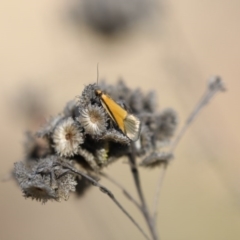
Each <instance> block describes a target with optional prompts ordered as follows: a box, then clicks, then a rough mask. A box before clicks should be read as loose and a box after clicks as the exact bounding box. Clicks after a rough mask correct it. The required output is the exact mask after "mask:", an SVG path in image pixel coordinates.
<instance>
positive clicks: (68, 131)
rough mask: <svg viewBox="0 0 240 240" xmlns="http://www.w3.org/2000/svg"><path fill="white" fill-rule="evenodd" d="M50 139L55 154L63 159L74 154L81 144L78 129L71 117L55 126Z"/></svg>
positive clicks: (81, 139)
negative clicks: (51, 139)
mask: <svg viewBox="0 0 240 240" xmlns="http://www.w3.org/2000/svg"><path fill="white" fill-rule="evenodd" d="M52 137H53V142H54V148H55V150H56V152H57V153H58V154H59V155H60V156H64V157H71V156H73V155H74V154H76V153H77V152H78V149H79V146H80V144H82V143H83V137H82V133H81V131H80V128H79V126H78V125H77V123H76V122H75V121H74V120H73V119H72V118H71V117H69V118H67V119H64V120H62V121H61V122H60V123H59V124H58V125H57V127H56V128H55V130H54V133H53V136H52Z"/></svg>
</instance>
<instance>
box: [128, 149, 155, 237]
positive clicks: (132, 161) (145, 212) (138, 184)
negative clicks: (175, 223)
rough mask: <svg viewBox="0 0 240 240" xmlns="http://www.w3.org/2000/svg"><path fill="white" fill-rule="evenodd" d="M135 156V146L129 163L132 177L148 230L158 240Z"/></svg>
mask: <svg viewBox="0 0 240 240" xmlns="http://www.w3.org/2000/svg"><path fill="white" fill-rule="evenodd" d="M135 156H136V155H135V150H134V146H133V145H132V151H131V153H130V154H129V162H130V164H129V165H130V167H131V172H132V175H133V179H134V183H135V186H136V189H137V192H138V195H139V198H140V201H141V210H142V211H141V212H142V214H143V216H144V218H145V221H146V223H147V225H148V228H149V230H150V233H151V235H152V238H153V239H154V240H158V239H159V237H158V235H157V232H156V229H155V226H154V225H153V221H152V218H151V216H150V213H149V210H148V207H147V204H146V201H145V198H144V194H143V192H142V187H141V182H140V177H139V172H138V168H137V165H136V158H135Z"/></svg>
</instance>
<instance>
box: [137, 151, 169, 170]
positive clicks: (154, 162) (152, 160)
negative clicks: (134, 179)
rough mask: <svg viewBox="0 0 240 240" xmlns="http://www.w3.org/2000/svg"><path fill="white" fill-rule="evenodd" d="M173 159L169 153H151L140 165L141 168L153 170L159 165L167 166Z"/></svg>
mask: <svg viewBox="0 0 240 240" xmlns="http://www.w3.org/2000/svg"><path fill="white" fill-rule="evenodd" d="M171 159H173V154H172V153H169V152H153V153H151V154H150V155H149V156H147V157H146V158H145V159H143V161H142V162H141V163H140V166H142V167H149V168H154V167H156V166H160V165H161V164H168V162H169V161H170V160H171Z"/></svg>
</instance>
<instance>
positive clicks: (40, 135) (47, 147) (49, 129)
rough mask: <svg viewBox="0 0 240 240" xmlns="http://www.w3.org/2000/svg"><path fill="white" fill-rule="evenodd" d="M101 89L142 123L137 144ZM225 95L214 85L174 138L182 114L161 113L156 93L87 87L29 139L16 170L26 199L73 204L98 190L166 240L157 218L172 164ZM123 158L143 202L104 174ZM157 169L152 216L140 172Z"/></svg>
mask: <svg viewBox="0 0 240 240" xmlns="http://www.w3.org/2000/svg"><path fill="white" fill-rule="evenodd" d="M99 89H101V92H104V93H106V94H108V95H109V96H111V98H112V99H113V101H114V103H116V104H117V105H118V106H120V109H122V111H124V112H127V114H128V115H129V116H134V118H131V120H133V121H134V120H136V119H137V120H136V121H138V120H139V121H140V122H141V128H140V129H139V130H138V129H137V130H136V129H133V131H139V137H138V139H137V140H136V141H132V140H131V139H130V138H129V137H128V135H127V134H126V132H124V131H123V130H122V128H121V127H120V125H119V124H118V122H117V121H114V116H111V108H109V109H108V110H107V109H106V107H111V106H104V105H103V102H102V101H101V98H100V97H99V95H98V94H97V92H98V91H100V90H99ZM223 90H225V88H224V85H223V82H222V81H221V79H220V78H219V77H213V78H212V79H210V81H209V84H208V87H207V90H206V93H205V94H204V96H203V98H202V99H201V101H200V103H199V104H198V105H197V106H196V108H195V109H194V111H193V112H192V113H191V114H190V117H189V118H188V119H187V121H186V123H185V125H184V127H183V128H182V129H181V130H180V131H179V133H178V134H177V135H176V137H175V138H174V134H175V132H176V128H177V125H178V117H177V113H176V112H175V111H174V110H173V109H163V110H161V111H160V112H158V111H157V104H156V103H157V100H156V95H155V94H154V93H153V92H150V93H148V94H144V93H143V92H142V91H141V90H140V89H136V90H131V89H129V88H128V87H127V86H126V85H125V83H124V82H123V81H119V82H118V83H117V84H116V85H115V86H112V85H107V84H105V83H101V84H100V85H99V86H98V85H96V84H90V85H88V86H86V87H85V88H84V90H83V92H82V94H81V95H80V96H79V97H78V98H77V100H76V101H70V102H68V103H67V105H66V107H65V108H64V109H63V111H62V113H60V114H59V115H57V116H56V117H54V118H51V119H50V120H49V121H48V122H47V123H46V124H45V125H44V126H43V127H42V128H41V129H40V130H39V131H38V132H37V134H36V135H34V134H30V133H27V135H26V137H27V139H26V142H25V151H26V155H25V159H24V161H22V162H17V163H15V168H14V175H15V178H16V180H17V181H18V183H19V186H20V187H21V189H22V192H23V195H24V197H26V198H32V199H36V200H38V201H40V202H42V203H46V202H47V201H48V200H55V201H60V200H67V199H68V197H69V195H70V193H71V192H74V191H76V193H77V194H78V195H82V194H83V193H84V192H85V190H86V189H87V188H89V187H90V186H92V185H94V186H96V187H99V188H100V190H101V191H102V192H103V193H105V194H107V195H108V197H110V199H111V200H112V201H113V202H114V203H115V204H116V205H117V206H118V207H119V208H120V209H121V210H122V212H123V213H124V214H125V215H126V216H127V217H128V218H129V219H130V220H131V221H132V223H133V224H134V225H135V226H136V227H137V228H138V229H139V231H140V232H141V233H142V234H143V236H144V237H145V238H146V239H153V240H157V239H160V237H159V235H158V231H157V229H156V216H157V208H158V200H159V194H160V189H161V185H162V182H163V176H164V173H165V171H166V169H167V166H168V163H169V161H170V160H171V159H173V157H174V150H175V148H176V146H177V144H178V142H179V141H180V139H181V138H182V136H183V134H184V133H185V131H186V129H187V128H188V127H189V125H190V124H191V123H192V122H193V120H194V119H195V117H196V116H197V114H198V113H199V112H200V110H201V109H202V108H203V107H204V106H205V105H206V104H207V103H208V102H209V100H210V99H211V98H212V97H213V96H214V94H215V93H217V92H218V91H223ZM106 96H107V95H106ZM106 110H107V111H106ZM117 113H118V112H117ZM116 117H119V116H116ZM166 149H168V150H166ZM121 157H126V158H127V159H128V161H129V166H130V170H131V172H132V175H133V179H134V183H135V186H136V190H137V193H138V196H139V200H136V199H134V197H132V195H131V193H129V192H128V191H127V190H126V189H125V187H124V186H122V185H121V184H120V183H118V182H116V181H115V180H114V179H113V178H112V177H110V176H108V175H107V174H106V173H104V169H105V167H106V166H108V165H109V164H113V163H114V162H115V161H117V160H118V159H119V158H121ZM157 166H160V168H161V171H160V176H159V182H158V184H157V190H156V196H155V201H154V206H153V208H152V211H151V212H150V210H149V208H148V206H147V204H146V202H145V197H144V194H143V191H142V187H141V181H140V175H139V171H138V167H143V168H151V169H153V168H156V167H157ZM101 177H105V178H106V179H108V180H109V181H111V182H112V183H114V184H115V185H116V186H117V187H119V188H120V189H121V190H122V191H123V194H124V195H125V196H126V197H127V199H129V200H130V201H131V202H132V203H133V204H134V205H135V206H136V207H137V208H138V209H139V211H140V212H141V213H142V215H143V217H144V219H145V220H146V223H147V226H148V229H149V232H150V235H151V237H149V236H148V234H146V233H145V232H144V231H143V229H142V228H141V227H140V225H139V224H138V223H137V221H136V220H135V219H134V218H133V217H132V216H131V215H130V214H129V213H128V212H127V211H126V210H125V208H124V207H123V206H122V205H121V204H120V203H119V201H118V200H117V199H116V198H115V196H114V195H113V194H112V192H111V191H109V190H108V189H107V188H106V187H104V186H102V185H101V184H100V183H99V179H101Z"/></svg>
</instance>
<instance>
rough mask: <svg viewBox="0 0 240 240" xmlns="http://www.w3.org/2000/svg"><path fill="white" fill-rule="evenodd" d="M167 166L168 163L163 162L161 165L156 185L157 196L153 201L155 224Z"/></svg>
mask: <svg viewBox="0 0 240 240" xmlns="http://www.w3.org/2000/svg"><path fill="white" fill-rule="evenodd" d="M167 166H168V164H163V165H162V166H161V170H162V171H161V172H160V174H159V179H158V183H157V187H156V194H155V198H154V202H153V224H154V225H156V219H157V209H158V205H159V198H160V192H161V187H162V184H163V179H164V177H165V173H166V168H167Z"/></svg>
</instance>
